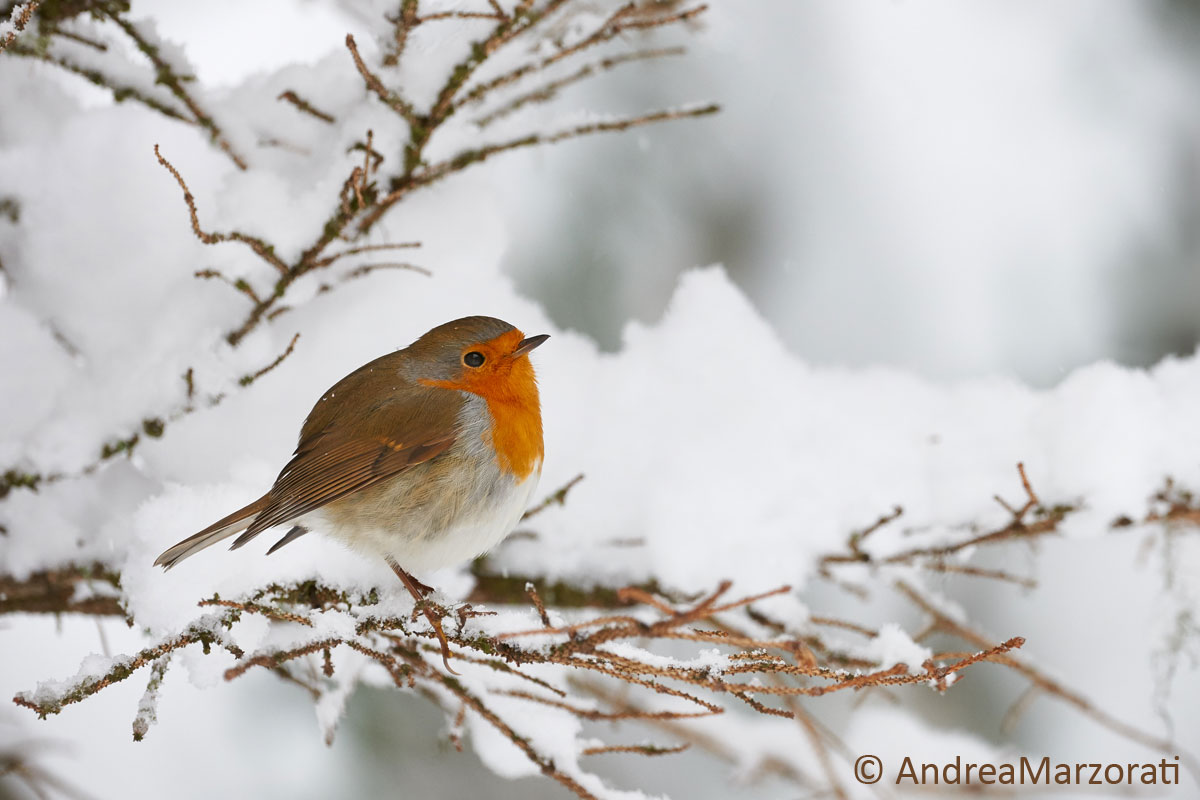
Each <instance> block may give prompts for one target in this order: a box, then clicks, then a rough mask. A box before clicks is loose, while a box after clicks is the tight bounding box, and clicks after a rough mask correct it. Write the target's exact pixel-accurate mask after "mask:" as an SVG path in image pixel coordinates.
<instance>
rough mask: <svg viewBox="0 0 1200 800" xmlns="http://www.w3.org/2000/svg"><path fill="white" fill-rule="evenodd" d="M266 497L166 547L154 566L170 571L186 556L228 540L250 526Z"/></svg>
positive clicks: (263, 504) (263, 506)
mask: <svg viewBox="0 0 1200 800" xmlns="http://www.w3.org/2000/svg"><path fill="white" fill-rule="evenodd" d="M267 502H268V501H267V496H266V495H263V496H262V497H260V498H258V499H257V500H255V501H254V502H253V503H251V504H250V505H248V506H246V507H245V508H240V509H238V510H237V511H235V512H233V513H232V514H230V515H229V516H228V517H225V518H224V519H220V520H217V521H216V522H214V523H213V524H212V525H209V526H208V527H207V528H205V529H204V530H202V531H200V532H199V533H197V534H194V535H192V536H189V537H188V538H186V539H184V540H183V541H182V542H180V543H179V544H177V545H173V546H171V547H168V548H167V549H166V550H164V551H163V553H162V555H160V556H159V557H158V558H156V559H155V560H154V566H156V567H162V568H163V569H170V568H171V567H173V566H175V565H176V564H178V563H179V562H180V561H183V560H184V559H185V558H187V557H188V556H190V555H192V554H194V553H198V552H200V551H201V550H203V549H204V548H206V547H208V546H209V545H213V544H216V543H217V542H219V541H221V540H223V539H228V538H229V537H230V536H233V535H234V534H235V533H240V532H241V531H244V530H245V529H246V528H248V527H249V526H250V523H251V522H253V521H254V518H255V517H256V516H258V513H259V512H260V511H262V510H263V509H264V508H266V506H267Z"/></svg>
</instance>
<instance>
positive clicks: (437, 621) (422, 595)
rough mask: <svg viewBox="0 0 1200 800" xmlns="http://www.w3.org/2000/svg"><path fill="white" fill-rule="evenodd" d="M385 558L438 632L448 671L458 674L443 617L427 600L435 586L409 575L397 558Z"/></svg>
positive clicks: (443, 611) (443, 662)
mask: <svg viewBox="0 0 1200 800" xmlns="http://www.w3.org/2000/svg"><path fill="white" fill-rule="evenodd" d="M384 558H385V559H386V560H387V563H388V566H389V567H391V568H392V572H394V573H396V577H398V578H399V579H400V582H401V583H403V584H404V588H406V589H408V593H409V594H411V595H412V596H413V600H414V601H415V602H416V605H417V608H419V609H421V611H422V613H424V614H425V619H427V620H429V624H430V626H431V627H432V628H433V632H434V633H435V634H437V639H438V643H439V644H440V645H441V646H442V664H444V665H445V667H446V671H447V672H449V673H450V674H451V675H458V674H459V673H457V672H455V671H454V668H453V667H451V666H450V643H449V642H447V641H446V633H445V631H443V630H442V620H441V617H440V616H438V615H437V614H435V613H434V612H433V611H432V610H431V609H430V608H429V606H430V605H431V604H430V603H429V602H427V601H426V597H427V596H428V595H429V594H430V593H431V592H432V591H433V587H431V586H426V585H425V584H423V583H421V582H420V581H419V580H417V579H416V578H414V577H413V576H412V575H409V574H408V570H406V569H404V567H402V566H400V565H399V564H397V563H396V560H395V559H394V558H392V557H391V556H384ZM438 609H439V610H440V611H442V613H443V614H445V609H442V608H441V607H440V606H439V607H438Z"/></svg>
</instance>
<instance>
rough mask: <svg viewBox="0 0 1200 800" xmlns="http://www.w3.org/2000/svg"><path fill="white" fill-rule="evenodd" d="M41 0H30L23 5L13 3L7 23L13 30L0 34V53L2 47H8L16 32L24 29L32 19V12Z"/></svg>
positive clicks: (14, 39)
mask: <svg viewBox="0 0 1200 800" xmlns="http://www.w3.org/2000/svg"><path fill="white" fill-rule="evenodd" d="M41 4H42V0H30V1H29V2H28V3H25V4H24V5H15V6H13V9H12V16H11V17H10V19H9V20H8V23H9V24H11V25H12V26H13V30H11V31H8V32H6V33H5V34H4V35H3V36H0V53H2V52H4V48H6V47H8V46H9V45H10V44H12V43H13V42H14V41H16V38H17V34H18V33H21V32H22V31H24V30H25V26H26V25H28V24H29V21H30V20H31V19H33V12H35V11H37V8H38V6H39V5H41Z"/></svg>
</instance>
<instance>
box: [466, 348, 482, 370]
mask: <svg viewBox="0 0 1200 800" xmlns="http://www.w3.org/2000/svg"><path fill="white" fill-rule="evenodd" d="M463 363H464V364H466V365H467V366H468V367H482V366H483V353H481V352H479V351H478V350H472V351H471V352H469V353H467V354H466V355H465V356H463Z"/></svg>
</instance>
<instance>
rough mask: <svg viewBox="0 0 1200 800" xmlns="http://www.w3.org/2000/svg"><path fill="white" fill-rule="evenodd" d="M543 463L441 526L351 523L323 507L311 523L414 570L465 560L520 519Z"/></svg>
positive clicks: (410, 521) (494, 542)
mask: <svg viewBox="0 0 1200 800" xmlns="http://www.w3.org/2000/svg"><path fill="white" fill-rule="evenodd" d="M540 476H541V467H540V465H539V467H538V469H535V470H534V471H533V472H532V473H530V475H529V476H528V477H527V478H526V479H525V480H524V481H521V482H519V483H516V482H513V483H511V484H509V485H507V486H497V487H496V488H495V489H493V491H492V492H491V493H490V496H489V497H488V499H487V502H484V503H478V504H471V505H469V506H468V507H466V508H463V509H462V512H461V513H460V514H459V515H458V516H457V518H456V519H455V520H454V522H453V523H452V524H450V525H448V526H445V527H442V528H438V527H435V526H425V525H422V524H421V523H420V522H419V521H418V520H417V519H414V518H412V517H409V518H407V519H405V520H403V521H401V520H397V521H396V522H397V523H399V524H392V525H388V524H384V525H366V526H364V525H362V524H346V523H347V520H346V519H345V518H342V519H336V520H335V519H333V518H331V516H332V515H327V514H325V513H324V509H317V510H316V511H313V512H310V513H309V514H308V515H306V517H307V520H306V523H305V524H306V525H308V526H310V527H311V528H312V529H313V530H315V531H320V532H322V533H327V534H329V535H331V536H332V537H333V538H335V539H338V540H339V541H341V542H343V543H344V544H346V545H348V546H349V547H351V548H353V549H355V550H359V551H362V552H364V553H367V554H371V555H375V556H390V557H391V558H393V559H395V561H396V563H398V564H399V565H400V566H402V567H404V569H406V570H408V571H409V572H412V573H418V574H419V573H422V572H427V571H430V570H435V569H442V568H443V567H450V566H455V565H457V564H463V563H466V562H468V561H471V560H472V559H474V558H476V557H478V556H480V555H483V554H484V553H486V552H487V551H489V550H491V549H492V548H493V547H495V546H496V545H498V544H499V543H500V542H501V541H502V540H503V539H504V537H505V536H508V534H510V533H511V532H512V531H513V528H515V527H516V525H517V523H518V522H520V520H521V516H522V515H523V514H524V513H525V509H527V508H528V507H529V501H530V498H531V497H532V495H533V492H534V490H535V489H536V488H537V484H538V479H539V477H540Z"/></svg>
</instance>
